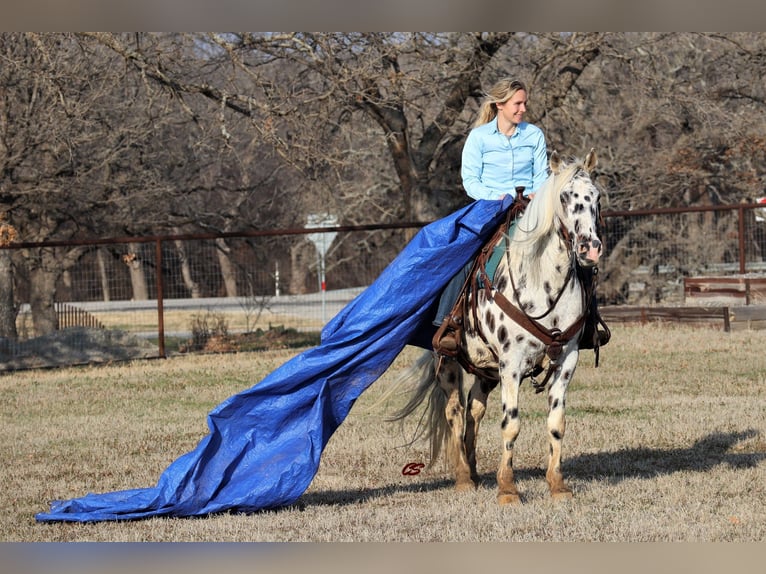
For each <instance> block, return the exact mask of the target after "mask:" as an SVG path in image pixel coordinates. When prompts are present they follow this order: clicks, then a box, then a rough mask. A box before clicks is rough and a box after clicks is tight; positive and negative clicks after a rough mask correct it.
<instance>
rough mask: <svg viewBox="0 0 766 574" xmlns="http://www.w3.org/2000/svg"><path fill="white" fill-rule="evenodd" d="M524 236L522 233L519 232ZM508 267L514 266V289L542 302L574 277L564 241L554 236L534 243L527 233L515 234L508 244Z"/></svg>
mask: <svg viewBox="0 0 766 574" xmlns="http://www.w3.org/2000/svg"><path fill="white" fill-rule="evenodd" d="M517 232H520V230H517ZM507 263H508V265H510V279H511V282H510V285H509V287H513V286H514V285H515V286H516V288H517V289H519V290H521V289H522V287H523V289H524V290H525V291H528V292H529V293H530V294H532V293H539V297H540V298H541V299H543V298H544V299H546V300H547V299H548V298H549V296H550V295H551V294H553V295H555V294H557V293H558V292H559V291H560V290H561V289H562V288H563V287H564V285H565V284H566V283H567V282H568V280H569V277H570V269H571V266H572V259H571V254H570V251H569V249H567V246H566V243H565V242H564V239H563V238H562V237H561V236H560V235H559V233H558V232H557V231H556V232H553V233H549V234H548V235H545V236H543V237H540V238H538V239H536V240H535V241H530V240H528V239H527V237H526V234H524V233H523V232H520V233H518V235H517V234H516V233H514V235H513V236H512V237H511V239H510V242H509V244H508V250H507Z"/></svg>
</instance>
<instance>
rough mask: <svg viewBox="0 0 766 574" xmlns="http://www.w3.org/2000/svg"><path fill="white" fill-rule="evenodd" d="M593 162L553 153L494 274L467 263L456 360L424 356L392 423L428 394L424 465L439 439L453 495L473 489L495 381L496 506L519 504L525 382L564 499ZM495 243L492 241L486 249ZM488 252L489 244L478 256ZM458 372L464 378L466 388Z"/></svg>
mask: <svg viewBox="0 0 766 574" xmlns="http://www.w3.org/2000/svg"><path fill="white" fill-rule="evenodd" d="M595 165H596V155H595V152H594V151H593V150H591V152H590V153H588V155H587V156H586V158H585V159H584V160H582V161H576V160H572V161H568V162H565V161H563V160H562V159H561V158H560V157H559V156H558V154H556V153H555V152H554V153H553V154H552V156H551V159H550V167H551V175H550V177H549V178H548V180H547V182H546V183H545V184H544V185H543V186H542V187H541V188H540V189H539V190H538V191H537V192H536V193H535V195H534V198H533V199H532V200H531V201H530V202H529V204H528V205H527V206H526V208H525V209H524V211H523V213H522V214H521V215H520V216H518V218H517V219H516V221H515V223H514V224H513V230H512V232H511V233H510V236H509V237H508V238H507V248H506V250H505V253H504V254H503V257H502V260H501V261H500V263H499V265H498V266H497V270H496V272H495V273H494V276H493V277H492V278H491V279H490V278H489V277H488V274H487V273H486V272H485V270H484V262H485V261H486V258H484V260H483V261H482V256H481V255H480V256H479V258H478V260H479V261H478V263H477V265H475V266H474V271H473V273H472V278H471V281H470V284H469V285H470V288H469V289H468V290H467V291H466V296H465V298H464V300H465V306H464V309H465V312H464V316H463V330H462V333H461V335H460V340H461V345H460V348H459V349H458V355H457V358H451V357H445V356H444V355H437V354H435V353H427V354H426V356H425V357H424V359H423V360H424V361H426V362H427V363H428V365H427V368H426V369H425V372H426V375H425V376H423V377H422V380H420V381H419V383H418V386H417V388H416V389H415V391H414V392H413V395H412V398H411V399H410V401H409V403H408V404H407V405H406V406H405V407H403V408H402V409H401V410H400V411H399V412H398V413H396V414H395V415H394V417H393V419H403V418H404V417H406V416H407V415H409V414H411V413H412V412H414V411H415V410H416V408H417V407H418V405H419V404H420V403H422V401H423V400H424V399H425V397H426V396H427V395H429V394H430V397H431V398H430V400H429V405H430V407H429V409H430V415H429V417H428V420H429V428H428V429H427V432H428V434H429V436H430V439H431V455H432V462H433V461H434V460H435V459H436V458H437V457H438V455H439V452H440V450H441V446H442V442H444V445H445V449H446V450H447V454H448V457H449V459H450V461H451V462H452V465H453V467H454V473H455V479H456V488H457V489H459V490H463V489H468V488H471V489H472V488H475V487H476V486H477V484H478V481H479V477H478V473H477V471H476V437H477V433H478V430H479V425H480V423H481V420H482V418H483V417H484V413H485V410H486V406H487V397H488V395H489V393H490V391H492V390H493V389H494V388H495V387H496V386H497V384H498V383H500V392H501V395H502V397H501V398H502V423H501V435H502V449H503V451H502V457H501V460H500V465H499V468H498V471H497V484H498V495H497V499H498V502H499V503H500V504H514V503H518V502H520V498H519V493H518V491H517V489H516V485H515V481H514V476H513V448H514V443H515V441H516V437H517V436H518V434H519V429H520V421H519V407H518V397H519V387H520V385H521V383H522V381H523V380H524V379H526V378H530V379H531V380H532V382H533V384H534V385H535V386H536V388H537V390H538V392H542V391H543V390H545V389H547V392H548V416H547V430H548V440H549V443H550V447H549V456H548V469H547V472H546V475H545V476H546V480H547V482H548V486H549V488H550V492H551V495H552V496H553V497H554V498H556V499H560V498H568V497H571V496H572V491H571V490H570V488H569V487H568V486H567V485H566V483H565V482H564V478H563V475H562V473H561V447H562V441H563V439H564V430H565V417H564V411H565V406H566V392H567V387H568V386H569V383H570V382H571V381H572V377H573V375H574V372H575V368H576V367H577V362H578V355H579V350H578V339H579V337H580V334H581V332H582V329H583V326H584V323H585V318H586V315H587V313H588V312H589V306H590V302H591V300H592V292H591V291H590V289H589V287H588V282H587V281H586V282H585V284H584V282H583V281H582V277H583V269H584V270H585V273H586V274H587V273H593V269H594V268H595V266H596V264H597V263H598V261H599V257H600V256H601V254H602V243H601V241H600V239H599V237H598V234H597V228H598V226H597V222H598V217H599V213H598V211H599V191H598V188H597V187H596V186H595V184H594V183H593V181H592V179H591V172H592V170H593V168H594V167H595ZM496 242H497V238H496V240H495V241H493V242H491V243H496ZM492 247H494V245H492V244H488V248H485V249H484V251H483V253H488V252H489V251H491V248H492ZM424 364H425V362H424ZM421 367H422V365H421ZM464 370H466V371H468V379H469V380H466V381H465V382H464V377H463V375H464V372H463V371H464ZM540 375H544V380H542V381H541V382H539V383H538V382H537V381H536V379H535V378H534V377H536V376H540ZM466 391H467V393H466Z"/></svg>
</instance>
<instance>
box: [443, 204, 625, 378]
mask: <svg viewBox="0 0 766 574" xmlns="http://www.w3.org/2000/svg"><path fill="white" fill-rule="evenodd" d="M528 203H529V198H527V197H524V196H523V194H522V193H517V194H516V199H515V200H514V202H513V204H512V205H511V207H510V208H509V209H508V213H507V215H506V217H505V219H504V220H503V222H502V223H501V224H500V226H499V227H498V229H497V230H496V231H495V233H494V235H493V236H492V237H491V238H490V240H489V241H488V242H487V243H486V244H485V245H484V247H483V248H482V250H481V251H480V252H479V255H478V256H477V257H476V258H475V260H474V262H473V266H472V267H471V271H470V273H469V274H468V276H467V278H466V280H465V282H464V283H463V286H462V288H461V290H460V294H459V295H458V298H457V300H456V302H455V304H454V306H453V307H452V310H451V311H450V313H448V314H447V316H446V317H445V318H444V320H443V321H442V324H441V325H440V326H439V328H438V329H437V331H436V333H435V334H434V336H433V340H432V344H433V348H434V351H435V352H436V353H437V354H439V355H440V356H442V357H450V358H454V359H456V360H457V361H458V362H459V363H460V365H461V366H462V367H463V368H464V369H465V370H466V371H467V372H469V373H473V374H476V375H479V376H482V377H484V378H486V379H489V380H493V381H499V374H498V372H497V370H496V369H484V368H480V367H477V366H476V365H474V364H473V363H472V361H471V360H470V359H469V357H468V355H467V353H466V351H465V349H463V346H462V341H463V329H464V325H465V318H466V317H467V316H468V313H471V314H472V316H473V318H474V324H478V321H477V319H478V317H477V314H478V311H477V297H470V296H469V295H470V294H471V293H472V292H473V293H477V292H478V291H479V290H482V289H483V290H485V292H486V294H487V295H488V296H491V297H492V298H493V299H494V301H495V302H496V303H497V304H498V305H499V306H500V308H501V309H502V310H503V312H504V313H506V315H508V316H509V317H511V319H513V320H514V321H516V322H517V323H518V324H519V325H521V326H522V327H524V328H525V329H526V330H527V331H529V332H530V333H532V334H533V335H534V336H535V337H537V338H538V339H540V340H541V341H543V343H544V344H545V345H546V354H547V356H548V358H550V359H551V360H555V359H556V358H558V356H559V355H560V354H561V349H562V347H563V346H564V345H565V344H566V343H567V342H568V341H569V340H570V339H571V338H573V337H574V336H575V335H576V334H577V332H578V331H580V329H582V334H581V336H580V341H579V342H580V348H581V349H593V351H594V353H595V355H596V360H595V366H596V367H598V361H599V348H600V347H602V346H604V345H606V344H607V343H608V342H609V339H610V338H611V331H610V329H609V327H608V326H607V325H606V323H605V322H604V320H603V318H602V317H601V314H600V313H599V311H598V305H597V299H596V284H597V279H598V269H597V268H595V267H594V268H592V269H582V268H580V267H579V266H577V280H578V281H579V282H580V284H581V285H582V287H583V301H584V304H585V313H584V314H583V315H582V316H581V317H580V319H579V320H578V321H576V322H575V323H574V324H573V325H572V326H571V327H569V328H568V329H567V330H566V331H564V332H562V331H560V330H558V329H552V330H549V329H547V328H546V327H544V326H543V325H541V324H540V323H538V322H537V321H536V320H535V319H533V318H532V317H529V316H528V315H527V314H526V313H524V312H523V311H521V310H520V309H518V308H517V307H515V306H514V305H512V304H511V303H510V301H508V299H507V298H506V297H505V296H504V295H503V294H502V293H500V292H497V291H496V292H494V293H492V279H491V277H492V275H493V273H494V270H495V269H496V267H497V262H498V258H497V256H496V253H497V252H498V251H499V250H497V249H495V246H497V245H498V244H501V243H502V241H503V240H504V239H505V237H506V236H507V234H508V230H509V229H510V227H511V224H512V223H513V222H514V221H515V220H516V219H517V218H518V217H520V216H521V214H522V213H523V212H524V209H525V208H526V206H527V205H528ZM568 280H569V278H568ZM599 327H600V329H599ZM478 334H479V335H480V336H481V337H482V339H484V340H485V341H486V339H485V338H484V335H483V334H482V333H481V331H479V333H478ZM447 342H449V343H451V344H445V343H447ZM495 359H496V360H497V357H495ZM543 370H544V368H543V367H542V366H540V365H537V366H535V367H534V368H533V369H531V370H530V372H528V373H527V374H526V375H525V376H524V378H526V377H535V376H537V375H539V374H540V373H542V371H543ZM550 375H551V369H550V368H549V369H548V373H547V375H546V377H545V380H544V381H543V382H542V383H537V382H536V381H534V379H533V384H534V386H535V388H536V389H537V391H538V392H540V391H541V390H542V389H544V388H545V385H547V381H548V379H549V377H550Z"/></svg>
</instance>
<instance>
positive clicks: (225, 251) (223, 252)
mask: <svg viewBox="0 0 766 574" xmlns="http://www.w3.org/2000/svg"><path fill="white" fill-rule="evenodd" d="M215 246H216V250H215V253H216V255H217V256H218V265H220V266H221V277H223V286H224V288H225V289H226V296H227V297H236V296H237V293H238V291H237V272H236V269H234V265H233V264H232V262H231V258H230V257H229V253H230V252H231V249H230V248H229V246H228V245H227V244H226V240H225V239H223V238H221V237H219V238H218V239H216V240H215Z"/></svg>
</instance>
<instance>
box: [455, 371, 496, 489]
mask: <svg viewBox="0 0 766 574" xmlns="http://www.w3.org/2000/svg"><path fill="white" fill-rule="evenodd" d="M472 377H473V379H474V382H473V384H472V385H471V390H470V391H469V392H468V398H467V400H466V428H465V438H464V439H463V445H464V447H465V453H466V458H467V460H468V466H469V468H470V470H471V480H472V481H473V482H474V484H476V485H478V484H479V473H478V472H477V470H476V441H477V439H478V437H479V426H480V425H481V421H482V419H483V418H484V414H485V413H486V412H487V397H488V396H489V392H490V391H491V390H492V389H493V388H494V387H495V384H496V383H493V382H492V381H488V380H486V379H482V378H480V377H477V376H475V375H472Z"/></svg>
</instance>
